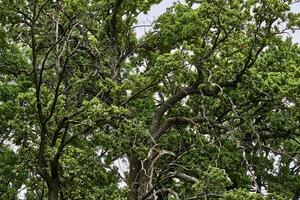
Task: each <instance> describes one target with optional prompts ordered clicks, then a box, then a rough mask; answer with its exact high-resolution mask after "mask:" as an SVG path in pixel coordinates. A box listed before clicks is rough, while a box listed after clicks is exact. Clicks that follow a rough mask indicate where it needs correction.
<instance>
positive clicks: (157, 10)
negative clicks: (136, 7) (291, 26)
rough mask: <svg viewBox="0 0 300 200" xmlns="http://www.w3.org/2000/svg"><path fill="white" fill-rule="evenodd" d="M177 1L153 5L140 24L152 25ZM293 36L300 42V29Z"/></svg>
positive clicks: (295, 8)
mask: <svg viewBox="0 0 300 200" xmlns="http://www.w3.org/2000/svg"><path fill="white" fill-rule="evenodd" d="M175 2H178V0H177V1H176V0H163V1H162V2H161V3H160V4H158V5H154V6H152V8H151V10H150V12H149V13H148V14H147V15H145V14H141V15H140V16H139V24H146V25H150V24H151V22H153V20H154V19H157V17H158V16H159V15H161V14H163V13H164V12H165V11H166V8H168V7H170V6H172V5H173V4H174V3H175ZM180 2H183V0H180ZM292 12H299V13H300V2H299V3H295V4H294V5H293V6H292ZM147 30H149V28H137V29H136V32H137V34H138V36H141V35H143V34H144V33H145V31H147ZM291 36H292V37H293V41H294V42H297V43H298V44H300V31H296V32H295V33H293V34H291Z"/></svg>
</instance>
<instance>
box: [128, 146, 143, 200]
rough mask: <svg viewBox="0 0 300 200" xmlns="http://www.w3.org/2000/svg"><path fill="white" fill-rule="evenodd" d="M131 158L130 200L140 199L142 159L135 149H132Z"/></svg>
mask: <svg viewBox="0 0 300 200" xmlns="http://www.w3.org/2000/svg"><path fill="white" fill-rule="evenodd" d="M128 158H129V177H128V178H129V179H128V186H129V193H128V196H127V199H128V200H139V187H140V185H139V173H140V170H141V161H140V160H139V159H138V155H137V153H136V151H135V150H134V149H132V150H131V151H130V154H129V156H128Z"/></svg>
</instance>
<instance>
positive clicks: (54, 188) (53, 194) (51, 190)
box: [48, 182, 59, 200]
mask: <svg viewBox="0 0 300 200" xmlns="http://www.w3.org/2000/svg"><path fill="white" fill-rule="evenodd" d="M58 193H59V185H57V184H56V183H54V182H53V183H51V185H48V200H58Z"/></svg>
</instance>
